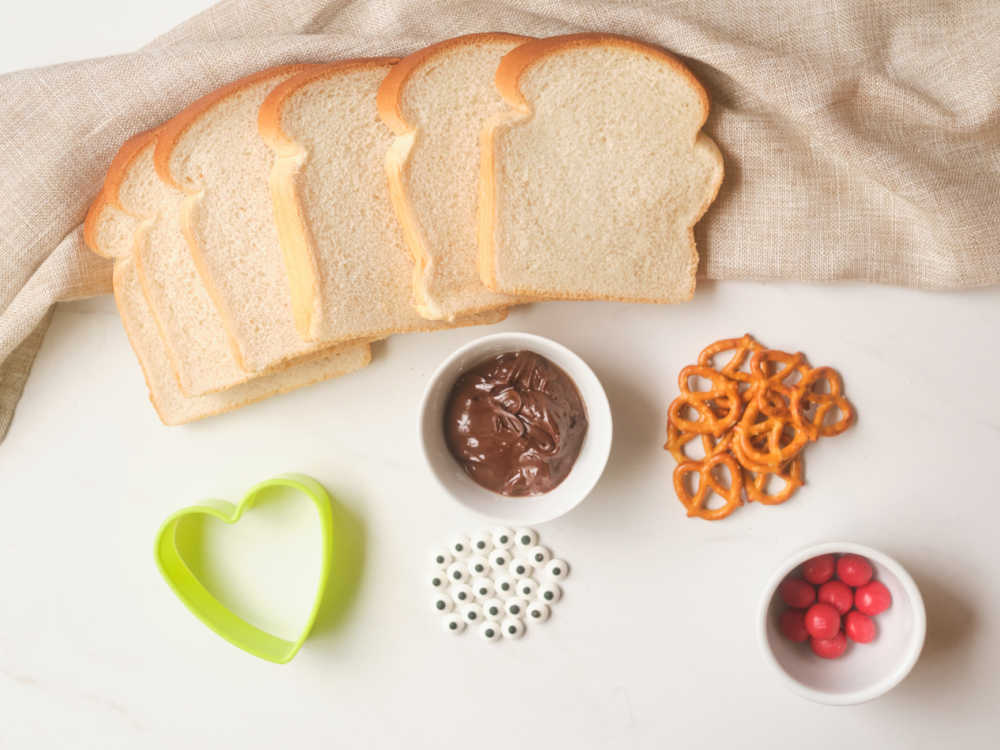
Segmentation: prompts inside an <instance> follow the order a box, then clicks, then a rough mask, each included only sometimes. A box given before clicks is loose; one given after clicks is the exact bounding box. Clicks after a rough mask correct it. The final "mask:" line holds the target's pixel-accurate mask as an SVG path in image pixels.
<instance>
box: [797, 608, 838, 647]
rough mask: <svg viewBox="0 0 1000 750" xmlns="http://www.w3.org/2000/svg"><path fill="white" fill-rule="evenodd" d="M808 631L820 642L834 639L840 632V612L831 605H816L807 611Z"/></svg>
mask: <svg viewBox="0 0 1000 750" xmlns="http://www.w3.org/2000/svg"><path fill="white" fill-rule="evenodd" d="M805 621H806V630H808V631H809V635H811V636H812V637H813V638H815V639H818V640H821V641H823V640H827V639H829V638H833V637H834V636H835V635H836V634H837V632H838V631H839V630H840V612H838V611H837V610H836V609H835V608H834V607H833V606H832V605H830V604H814V605H812V606H811V607H810V608H809V609H808V610H806V616H805Z"/></svg>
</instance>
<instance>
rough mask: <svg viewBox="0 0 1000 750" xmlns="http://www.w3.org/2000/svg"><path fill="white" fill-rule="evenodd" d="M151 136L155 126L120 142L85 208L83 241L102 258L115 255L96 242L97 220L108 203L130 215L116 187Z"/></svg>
mask: <svg viewBox="0 0 1000 750" xmlns="http://www.w3.org/2000/svg"><path fill="white" fill-rule="evenodd" d="M153 138H156V128H152V129H151V130H146V131H143V132H142V133H137V134H136V135H133V136H132V137H131V138H129V139H128V140H127V141H125V143H123V144H122V147H121V148H120V149H118V153H116V154H115V155H114V158H113V159H112V160H111V164H110V165H109V166H108V171H107V173H106V174H105V175H104V183H103V184H102V185H101V189H100V191H99V192H98V193H97V197H96V198H94V202H93V203H91V204H90V208H89V209H88V210H87V218H86V219H84V221H83V242H84V244H85V245H86V246H87V247H88V248H90V250H91V251H92V252H94V253H97V254H98V255H100V256H101V257H102V258H115V257H117V256H115V254H114V253H111V252H109V251H108V250H107V249H105V248H102V247H101V246H100V244H99V243H98V241H97V220H98V219H99V218H100V216H101V212H102V211H103V210H104V208H105V207H106V206H109V205H110V206H114V207H115V208H117V209H118V210H119V211H122V212H124V213H127V214H129V215H132V214H131V212H129V211H126V210H125V209H124V208H122V205H121V203H119V201H118V189H119V188H120V187H121V184H122V181H123V180H124V179H125V173H126V172H127V171H128V168H129V167H130V166H131V164H132V162H133V161H135V158H136V157H137V156H138V155H139V154H140V153H142V150H143V149H144V148H145V147H146V146H147V145H148V144H149V142H150V140H152V139H153Z"/></svg>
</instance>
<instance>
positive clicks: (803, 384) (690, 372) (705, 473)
mask: <svg viewBox="0 0 1000 750" xmlns="http://www.w3.org/2000/svg"><path fill="white" fill-rule="evenodd" d="M727 357H728V358H727ZM722 359H725V360H726V361H725V363H724V364H721V365H720V364H719V363H718V360H722ZM699 381H701V382H699ZM702 382H703V383H705V384H707V387H706V388H705V389H704V390H699V386H700V385H701V383H702ZM678 386H679V387H680V395H679V396H678V397H677V398H676V399H674V401H673V402H672V403H671V404H670V409H669V412H668V415H667V443H666V445H665V446H664V448H665V449H666V450H668V451H670V453H671V454H672V455H673V457H674V458H675V459H677V467H676V468H675V469H674V490H675V491H676V493H677V498H678V499H679V500H680V501H681V504H682V505H683V506H684V507H685V508H686V509H687V514H688V516H691V517H697V518H703V519H705V520H708V521H715V520H718V519H720V518H725V517H726V516H728V515H729V514H730V513H732V512H733V511H734V510H735V509H736V508H737V507H738V506H740V505H742V504H743V502H744V496H745V497H746V499H747V500H748V501H751V502H753V501H756V502H759V503H762V504H764V505H778V504H780V503H783V502H785V501H786V500H788V498H790V497H791V496H792V495H793V494H794V493H795V492H796V490H798V488H799V487H801V486H802V484H803V457H802V451H803V449H804V448H805V447H806V445H807V444H809V443H811V442H815V441H816V440H819V438H820V437H830V436H833V435H839V434H840V433H842V432H843V431H844V430H846V429H847V428H848V427H850V426H851V424H852V423H853V422H854V418H855V412H854V407H853V406H851V403H850V401H848V400H847V398H846V397H845V396H844V393H843V390H844V388H843V383H842V381H841V378H840V374H839V373H838V372H837V371H836V370H834V369H833V368H830V367H812V366H811V365H810V364H809V362H808V361H807V360H806V358H805V355H804V354H802V353H801V352H798V353H796V354H790V353H788V352H783V351H779V350H777V349H767V348H766V347H764V346H763V345H762V344H761V343H760V342H758V341H757V340H756V339H754V338H753V336H751V335H750V334H746V335H745V336H742V337H741V338H734V339H724V340H722V341H716V342H715V343H714V344H711V345H709V346H707V347H705V349H703V350H702V352H701V354H700V355H699V356H698V364H696V365H689V366H687V367H685V368H684V369H683V370H681V372H680V375H679V376H678ZM696 439H698V440H699V441H700V443H701V447H702V449H703V451H704V456H702V457H699V458H694V457H692V456H691V455H689V453H688V452H687V451H688V449H689V448H690V447H691V444H692V442H693V441H695V440H696ZM726 473H728V480H727V479H726V477H725V476H723V475H724V474H726ZM695 475H697V477H698V479H697V483H696V486H695V487H694V488H692V487H691V483H692V480H693V479H694V478H695ZM773 480H779V481H781V482H783V486H782V487H780V489H777V490H775V491H770V483H771V482H772V481H773ZM714 496H718V497H719V498H721V500H722V503H721V504H719V502H718V501H715V500H711V499H712V498H713V497H714ZM710 500H711V503H710ZM710 505H711V507H710Z"/></svg>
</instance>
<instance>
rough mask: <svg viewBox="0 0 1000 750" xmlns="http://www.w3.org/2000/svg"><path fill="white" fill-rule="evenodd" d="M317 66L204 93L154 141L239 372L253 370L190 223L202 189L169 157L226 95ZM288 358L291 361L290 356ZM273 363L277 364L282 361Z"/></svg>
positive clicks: (294, 66)
mask: <svg viewBox="0 0 1000 750" xmlns="http://www.w3.org/2000/svg"><path fill="white" fill-rule="evenodd" d="M320 65H321V63H291V64H288V65H279V66H276V67H272V68H266V69H264V70H259V71H257V72H256V73H251V74H250V75H247V76H244V77H243V78H239V79H237V80H235V81H232V82H230V83H227V84H226V85H224V86H222V87H220V88H218V89H215V90H214V91H211V92H209V93H207V94H205V95H204V96H202V97H201V98H199V99H196V100H195V101H193V102H192V103H191V104H189V105H188V106H187V107H185V108H184V109H183V110H181V111H180V112H179V113H178V114H177V115H175V116H174V117H173V118H171V119H170V120H169V121H167V122H166V123H165V124H164V125H163V126H162V128H161V132H160V137H159V139H158V140H157V142H156V150H155V151H154V152H153V165H154V166H155V168H156V173H157V174H158V175H159V176H160V179H162V180H163V181H164V182H166V183H167V184H168V185H170V186H172V187H174V188H176V189H177V190H180V191H182V192H184V193H185V194H186V197H185V198H184V199H183V202H182V204H181V217H180V218H181V228H182V231H183V233H184V238H185V240H186V241H187V244H188V249H189V251H190V253H191V257H192V258H193V259H194V264H195V268H196V269H197V270H198V275H199V276H200V277H201V280H202V283H203V284H204V285H205V289H206V290H207V291H208V295H209V297H210V299H211V300H212V302H213V304H214V305H215V309H216V310H217V311H218V312H219V317H220V318H221V319H222V325H223V327H224V328H225V331H226V338H227V340H228V342H229V348H230V351H232V353H233V358H234V359H235V360H236V364H237V366H238V367H239V368H240V369H241V370H246V371H248V372H253V370H252V369H251V368H250V367H248V366H247V362H246V359H245V358H244V356H243V351H242V349H241V348H240V345H239V337H238V335H237V330H236V324H235V322H234V320H233V317H232V312H231V310H230V309H229V305H227V304H226V301H225V300H224V299H223V298H222V295H221V294H220V292H219V290H218V289H217V288H216V287H215V284H213V283H212V278H211V274H210V273H209V270H208V267H207V266H206V264H205V259H204V255H203V253H202V250H201V247H200V245H199V243H198V240H197V236H196V233H195V232H194V230H193V227H192V224H191V220H192V218H193V216H194V212H195V210H196V206H197V204H198V202H199V201H200V198H201V194H202V189H201V188H199V189H191V188H188V187H185V186H184V185H181V184H180V183H179V182H178V181H177V180H175V179H174V177H173V174H172V173H171V171H170V158H171V156H172V154H173V149H174V147H175V146H176V145H177V143H178V141H179V140H180V138H181V137H182V136H183V135H184V133H185V132H187V130H188V128H190V127H191V125H192V124H193V123H194V122H195V121H196V120H197V119H198V118H199V117H200V116H201V115H202V114H204V113H205V112H207V111H208V110H209V109H211V108H212V107H214V106H215V105H217V104H219V103H221V102H222V101H223V100H225V99H226V98H228V97H229V96H232V95H233V94H237V93H239V92H240V91H241V90H242V89H243V88H245V87H247V86H252V85H254V84H257V83H261V82H265V81H267V80H268V79H270V78H275V77H277V76H281V75H284V74H293V75H294V74H295V73H300V72H304V71H307V70H309V69H311V68H315V67H319V66H320ZM289 359H292V357H289ZM284 361H287V360H282V362H284ZM273 364H274V365H280V364H281V362H276V363H273Z"/></svg>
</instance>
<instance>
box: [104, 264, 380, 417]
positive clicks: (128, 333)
mask: <svg viewBox="0 0 1000 750" xmlns="http://www.w3.org/2000/svg"><path fill="white" fill-rule="evenodd" d="M123 270H124V266H122V265H120V264H116V265H115V268H114V271H113V276H112V288H113V295H114V299H115V305H116V307H118V314H119V317H120V318H121V321H122V328H123V329H124V330H125V337H126V338H127V339H128V342H129V346H130V347H131V348H132V352H133V353H134V354H135V358H136V360H137V361H138V362H139V369H140V371H141V372H142V377H143V380H144V381H145V382H146V391H147V394H148V397H149V402H150V403H151V404H152V406H153V409H154V410H155V411H156V415H157V416H158V417H159V418H160V422H162V423H163V424H164V425H167V426H168V427H172V426H177V425H181V424H190V423H191V422H197V421H199V420H202V419H207V418H208V417H214V416H218V415H220V414H227V413H229V412H231V411H236V410H237V409H241V408H243V407H244V406H248V405H250V404H254V403H257V402H258V401H263V400H264V399H267V398H270V397H271V396H279V395H281V394H282V393H288V392H289V391H293V390H297V389H299V388H303V387H305V386H309V385H314V384H315V383H318V382H320V381H322V380H329V379H331V378H335V377H340V376H342V375H347V374H349V373H351V372H355V371H356V370H360V369H363V368H364V367H367V366H368V365H369V364H370V363H371V360H372V351H371V345H370V343H369V342H361V343H358V344H357V345H358V346H362V345H363V346H365V350H366V351H365V356H364V357H363V358H362V363H361V364H360V365H359V366H358V367H357V368H353V369H346V370H344V371H342V372H334V373H331V374H330V375H329V376H327V377H322V376H320V377H317V378H315V379H313V380H309V381H303V382H301V383H296V384H295V385H290V386H288V387H284V388H281V387H279V388H276V389H275V390H274V391H271V392H269V393H263V394H261V395H259V396H256V397H247V398H246V399H243V400H241V401H235V402H233V403H232V404H229V405H227V406H224V407H221V408H219V409H215V410H211V411H206V412H205V413H204V414H199V415H198V416H196V417H193V418H191V419H176V420H175V419H172V418H170V417H169V416H168V415H167V413H166V410H165V408H164V406H163V405H162V404H160V403H159V402H158V401H157V398H156V391H155V390H154V389H153V387H152V385H151V382H150V378H149V373H148V371H147V370H146V363H145V361H144V360H143V357H142V354H141V352H140V348H139V347H138V346H136V343H135V338H134V337H133V332H132V330H131V325H132V324H131V323H130V319H129V315H128V313H127V312H126V311H125V308H126V307H127V306H126V305H124V304H123V302H122V299H121V295H120V292H119V284H118V276H119V275H120V274H121V273H122V272H123ZM207 395H210V394H207ZM182 396H183V394H182ZM183 397H184V398H191V397H189V396H183ZM194 398H198V397H197V396H195V397H194Z"/></svg>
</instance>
